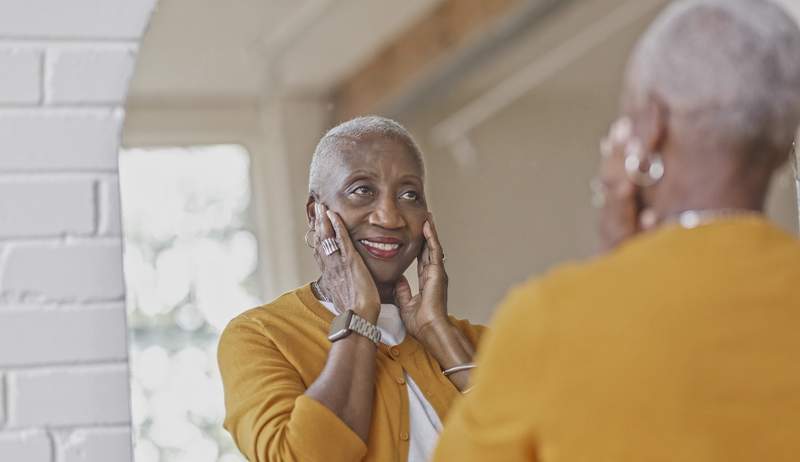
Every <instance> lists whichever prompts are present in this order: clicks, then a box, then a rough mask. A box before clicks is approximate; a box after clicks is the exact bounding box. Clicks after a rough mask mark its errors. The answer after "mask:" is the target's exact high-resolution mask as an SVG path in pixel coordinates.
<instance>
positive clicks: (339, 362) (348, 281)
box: [305, 204, 380, 442]
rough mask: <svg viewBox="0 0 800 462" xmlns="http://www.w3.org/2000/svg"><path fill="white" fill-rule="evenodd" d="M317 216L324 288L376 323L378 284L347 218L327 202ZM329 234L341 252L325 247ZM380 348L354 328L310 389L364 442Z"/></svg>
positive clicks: (333, 350) (330, 355)
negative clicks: (357, 247) (356, 244)
mask: <svg viewBox="0 0 800 462" xmlns="http://www.w3.org/2000/svg"><path fill="white" fill-rule="evenodd" d="M314 220H315V221H314V223H315V230H316V233H315V234H316V241H317V246H316V252H315V257H316V259H317V263H318V265H319V266H320V269H321V270H322V282H323V284H324V288H325V293H326V294H328V297H329V298H330V299H331V300H332V301H333V303H334V306H336V307H338V308H345V309H347V308H349V309H352V310H353V311H355V313H356V314H357V315H359V316H361V317H362V318H364V319H365V320H367V321H369V322H370V323H372V324H375V323H376V322H377V319H378V313H379V312H380V298H379V296H378V289H377V288H376V287H375V283H374V281H373V279H372V276H371V275H370V273H369V271H368V270H367V268H366V265H365V264H364V261H363V260H362V259H361V256H360V255H358V253H357V251H356V250H355V248H354V247H353V243H352V241H351V240H350V236H349V235H348V233H347V228H346V227H345V225H344V222H342V220H341V218H340V217H339V215H337V214H336V213H333V212H330V211H327V210H326V208H325V206H324V205H322V204H316V205H315V217H314ZM327 238H335V239H336V243H337V245H338V247H339V251H337V252H334V253H333V254H331V255H325V252H322V251H321V242H322V240H324V239H327ZM376 350H377V346H376V345H375V344H374V343H373V342H372V341H371V340H369V339H367V338H366V337H363V336H361V335H358V334H355V333H354V334H351V335H348V336H347V337H345V338H343V339H341V340H338V341H336V342H334V343H333V345H332V346H331V350H330V352H329V353H328V359H327V362H326V363H325V367H324V368H323V370H322V373H321V374H320V376H319V377H318V378H317V380H315V381H314V383H312V384H311V386H309V388H308V391H306V393H305V394H306V396H309V397H310V398H313V399H315V400H316V401H318V402H319V403H321V404H322V405H323V406H325V407H327V408H328V409H330V410H331V411H332V412H333V413H334V414H336V415H337V416H339V418H341V419H342V421H343V422H344V423H345V424H347V426H348V427H350V428H351V429H352V430H353V431H354V432H355V433H356V434H357V435H358V436H359V438H361V440H362V441H364V442H366V441H367V438H368V436H369V429H370V423H371V421H372V402H373V395H374V392H375V367H376V366H375V355H376Z"/></svg>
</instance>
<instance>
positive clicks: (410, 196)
mask: <svg viewBox="0 0 800 462" xmlns="http://www.w3.org/2000/svg"><path fill="white" fill-rule="evenodd" d="M400 198H401V199H405V200H407V201H415V200H417V199H418V198H419V194H417V192H416V191H406V192H404V193H403V194H401V195H400Z"/></svg>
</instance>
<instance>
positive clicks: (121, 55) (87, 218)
mask: <svg viewBox="0 0 800 462" xmlns="http://www.w3.org/2000/svg"><path fill="white" fill-rule="evenodd" d="M155 1H156V0H104V1H103V2H97V1H94V0H71V1H69V2H65V1H61V0H3V2H2V5H1V6H0V460H2V461H9V462H12V461H25V462H56V461H57V462H73V461H84V462H89V461H126V460H130V459H131V442H130V440H131V438H130V409H129V404H128V403H129V400H128V394H129V391H128V390H129V385H128V367H127V341H126V335H127V332H126V327H125V309H124V285H123V278H122V253H121V242H122V240H121V237H120V236H121V230H120V214H119V197H118V196H119V188H118V183H117V147H118V143H119V136H120V130H121V127H122V122H123V112H122V109H121V108H122V106H123V103H124V99H125V93H126V89H127V86H128V81H129V78H130V76H131V73H132V70H133V67H134V61H135V58H136V51H137V47H138V42H139V39H140V37H141V35H142V34H143V32H144V29H145V26H146V24H147V21H148V18H149V17H150V13H151V11H152V10H153V8H154V6H155V5H154V4H155Z"/></svg>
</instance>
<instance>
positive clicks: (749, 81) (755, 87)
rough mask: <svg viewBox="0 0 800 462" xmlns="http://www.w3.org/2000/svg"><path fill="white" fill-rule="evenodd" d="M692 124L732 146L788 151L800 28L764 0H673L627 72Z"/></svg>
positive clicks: (796, 102) (641, 93) (640, 88)
mask: <svg viewBox="0 0 800 462" xmlns="http://www.w3.org/2000/svg"><path fill="white" fill-rule="evenodd" d="M628 80H629V85H630V88H631V89H633V96H634V98H635V99H636V100H641V98H643V97H645V96H647V94H655V95H657V96H658V97H660V98H661V99H662V100H663V101H664V102H665V104H666V105H667V106H668V107H669V109H670V111H671V112H675V113H677V114H683V115H689V116H690V117H691V122H690V124H691V127H692V128H693V129H695V130H700V131H701V132H702V133H705V134H706V135H707V136H708V137H711V138H712V139H718V140H724V141H725V142H728V143H731V144H732V145H733V146H737V147H738V148H741V149H743V150H744V151H752V150H756V149H763V148H768V149H787V151H788V147H789V146H790V145H791V143H792V140H793V139H794V138H795V136H796V135H797V129H798V124H800V29H798V24H797V23H796V22H795V21H794V19H792V18H791V17H790V16H789V15H788V13H786V12H785V11H784V10H783V9H782V8H781V7H779V6H777V5H776V4H774V3H772V2H771V1H767V0H680V1H676V2H674V3H672V4H671V5H670V6H669V7H667V9H666V10H665V11H664V12H663V13H662V14H661V15H660V16H659V17H658V19H656V21H655V22H654V23H653V25H652V26H651V27H650V29H649V30H648V31H647V33H646V34H645V35H644V37H643V38H642V39H641V40H640V42H639V43H638V45H637V47H636V50H635V51H634V54H633V58H632V59H631V63H630V65H629V69H628Z"/></svg>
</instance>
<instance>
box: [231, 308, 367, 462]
mask: <svg viewBox="0 0 800 462" xmlns="http://www.w3.org/2000/svg"><path fill="white" fill-rule="evenodd" d="M218 361H219V367H220V372H221V374H222V381H223V385H224V389H225V409H226V416H225V428H226V429H227V430H228V432H230V434H231V435H232V436H233V439H234V441H235V443H236V445H237V446H238V448H239V450H240V451H241V452H242V453H243V454H244V455H245V456H246V457H247V459H248V460H249V461H251V462H266V461H273V460H281V461H303V462H306V461H309V462H312V461H326V462H351V461H358V460H361V459H363V458H364V456H365V454H366V452H367V447H366V445H365V444H364V442H363V441H362V440H361V438H359V437H358V435H356V434H355V433H354V432H353V431H352V429H350V427H348V426H347V425H346V424H345V423H344V422H342V420H341V419H339V417H338V416H336V415H335V414H334V413H333V412H332V411H331V410H330V409H328V408H327V407H325V406H323V405H322V404H321V403H319V402H318V401H316V400H314V399H313V398H310V397H308V396H306V395H305V394H304V393H305V391H306V387H305V384H304V383H303V381H302V379H301V377H300V375H299V374H298V372H297V371H296V370H295V369H294V368H293V367H292V365H291V364H290V363H289V362H288V361H287V360H286V358H285V357H284V356H283V354H282V353H281V352H280V351H279V350H278V348H277V347H276V346H275V344H274V343H273V342H272V341H271V340H270V338H269V336H267V335H266V329H265V327H264V326H263V325H262V324H261V323H259V322H258V321H256V320H253V319H250V318H248V317H245V316H239V317H237V318H236V319H234V320H233V321H231V323H230V324H229V325H228V326H227V327H226V328H225V330H224V332H223V333H222V337H221V338H220V342H219V349H218Z"/></svg>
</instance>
